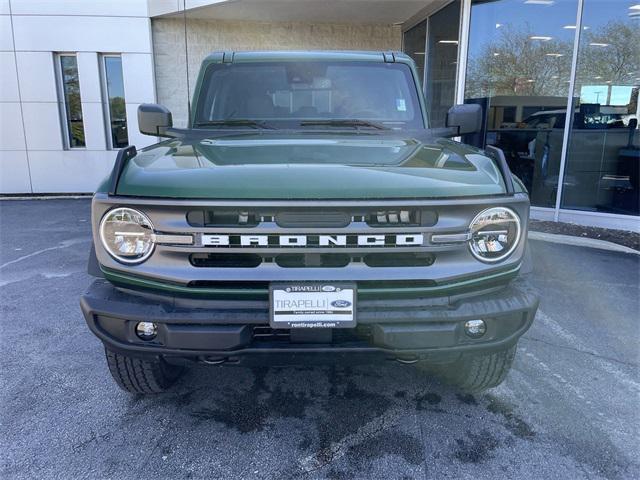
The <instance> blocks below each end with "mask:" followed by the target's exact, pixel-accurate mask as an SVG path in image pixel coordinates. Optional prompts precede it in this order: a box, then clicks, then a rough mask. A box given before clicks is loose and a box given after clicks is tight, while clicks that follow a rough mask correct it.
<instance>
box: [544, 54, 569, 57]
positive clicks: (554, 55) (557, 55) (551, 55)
mask: <svg viewBox="0 0 640 480" xmlns="http://www.w3.org/2000/svg"><path fill="white" fill-rule="evenodd" d="M545 55H546V56H547V57H557V58H559V57H564V54H563V53H545Z"/></svg>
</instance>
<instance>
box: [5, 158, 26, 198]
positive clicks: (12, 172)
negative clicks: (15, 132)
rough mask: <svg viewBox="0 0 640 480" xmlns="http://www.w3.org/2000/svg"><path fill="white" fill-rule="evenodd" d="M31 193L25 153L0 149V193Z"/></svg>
mask: <svg viewBox="0 0 640 480" xmlns="http://www.w3.org/2000/svg"><path fill="white" fill-rule="evenodd" d="M2 193H31V184H30V183H29V166H28V164H27V153H26V152H25V151H24V150H23V151H18V152H2V151H0V194H2Z"/></svg>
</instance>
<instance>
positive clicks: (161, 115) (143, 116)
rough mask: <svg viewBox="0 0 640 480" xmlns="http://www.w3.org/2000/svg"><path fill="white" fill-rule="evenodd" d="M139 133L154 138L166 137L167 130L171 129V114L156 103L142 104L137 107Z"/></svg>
mask: <svg viewBox="0 0 640 480" xmlns="http://www.w3.org/2000/svg"><path fill="white" fill-rule="evenodd" d="M138 127H139V128H140V133H143V134H145V135H152V136H154V137H168V136H170V135H167V129H169V128H171V127H173V119H172V118H171V112H170V111H169V109H168V108H167V107H163V106H162V105H158V104H157V103H143V104H142V105H140V106H139V107H138Z"/></svg>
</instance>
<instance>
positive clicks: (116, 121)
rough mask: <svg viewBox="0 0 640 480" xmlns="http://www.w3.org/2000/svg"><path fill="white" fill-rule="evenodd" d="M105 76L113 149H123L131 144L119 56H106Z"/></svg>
mask: <svg viewBox="0 0 640 480" xmlns="http://www.w3.org/2000/svg"><path fill="white" fill-rule="evenodd" d="M104 75H105V84H106V96H107V102H108V105H107V106H108V110H109V131H110V132H111V148H122V147H126V146H127V145H128V144H129V136H128V134H127V115H126V106H125V101H124V83H123V80H122V59H121V58H120V57H119V56H115V55H109V56H106V55H105V56H104Z"/></svg>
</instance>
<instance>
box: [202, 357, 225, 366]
mask: <svg viewBox="0 0 640 480" xmlns="http://www.w3.org/2000/svg"><path fill="white" fill-rule="evenodd" d="M200 360H201V361H202V363H206V364H207V365H221V364H223V363H225V362H226V361H227V360H228V359H227V357H202V358H201V359H200Z"/></svg>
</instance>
